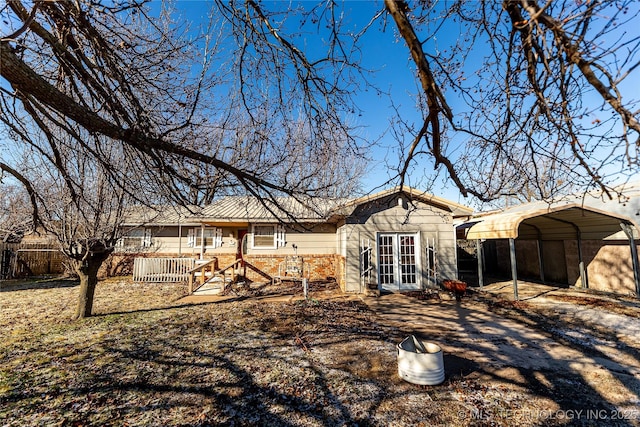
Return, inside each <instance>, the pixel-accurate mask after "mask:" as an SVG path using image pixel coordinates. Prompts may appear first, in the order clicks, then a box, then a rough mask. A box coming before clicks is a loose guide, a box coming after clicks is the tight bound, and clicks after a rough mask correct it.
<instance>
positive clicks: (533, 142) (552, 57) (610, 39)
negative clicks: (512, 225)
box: [385, 0, 640, 200]
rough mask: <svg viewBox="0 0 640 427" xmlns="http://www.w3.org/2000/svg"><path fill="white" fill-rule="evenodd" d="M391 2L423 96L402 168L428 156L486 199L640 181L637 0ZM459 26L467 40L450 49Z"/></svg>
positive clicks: (389, 6)
mask: <svg viewBox="0 0 640 427" xmlns="http://www.w3.org/2000/svg"><path fill="white" fill-rule="evenodd" d="M385 6H386V8H387V10H388V11H389V13H390V14H391V16H392V18H393V20H394V22H395V23H396V25H397V28H398V30H399V32H400V34H401V36H402V38H403V39H404V40H405V41H406V43H407V45H408V46H409V50H410V52H411V56H412V59H413V62H414V64H415V66H416V70H417V74H418V78H419V81H420V87H421V93H420V96H421V99H422V100H423V101H422V105H423V111H424V120H423V123H422V125H421V126H420V125H418V126H415V127H416V128H417V129H419V131H417V132H413V133H412V134H413V136H414V140H413V143H412V145H411V147H410V149H409V150H407V155H406V159H405V160H406V161H405V168H406V167H407V165H408V164H409V163H410V162H411V161H415V160H416V158H419V157H420V155H424V154H426V155H428V156H429V157H431V158H433V160H434V162H435V166H436V167H437V166H438V165H439V164H442V165H444V167H445V168H446V169H447V170H448V172H449V175H450V176H451V178H452V179H453V181H454V182H455V183H456V185H457V186H458V187H459V188H460V190H461V191H462V193H463V194H467V193H469V194H473V195H475V196H477V197H478V198H480V199H484V200H486V199H491V198H494V197H497V196H500V195H503V194H512V195H518V194H524V195H534V196H535V197H536V198H544V197H550V196H552V195H553V194H556V193H557V192H558V191H562V189H564V187H565V186H566V185H567V184H568V183H569V184H574V185H576V186H582V187H583V188H584V187H585V186H588V185H596V186H597V187H598V188H600V189H602V190H604V191H605V192H608V191H609V190H610V189H611V182H612V181H613V180H614V179H615V178H620V177H623V178H624V177H625V176H626V177H633V176H634V175H635V174H637V171H638V154H639V149H640V141H639V136H640V124H639V123H638V110H637V103H638V99H637V97H636V98H634V97H633V91H634V84H633V83H632V82H633V81H634V80H633V79H634V77H635V79H636V80H637V73H638V71H639V70H638V69H637V68H638V64H639V58H638V53H639V47H640V33H639V32H638V29H637V25H636V24H634V22H637V19H638V14H639V11H638V8H637V5H635V3H634V2H632V1H615V2H609V1H586V2H583V1H559V2H557V1H546V2H538V1H536V0H505V1H503V2H502V3H499V2H469V1H464V0H460V1H454V2H450V3H447V4H446V5H440V4H436V3H432V2H419V3H417V4H416V5H415V8H414V9H411V8H410V5H409V4H408V3H406V2H403V1H393V0H385ZM452 27H453V28H457V29H458V30H459V31H460V37H457V38H455V40H454V41H453V42H451V43H448V42H447V37H446V32H447V31H451V28H452ZM441 40H443V41H441ZM454 98H455V99H456V100H458V101H460V100H461V101H462V102H457V104H456V109H457V110H456V109H454V108H452V107H450V100H451V99H454ZM456 150H457V151H461V152H462V155H456V154H453V152H454V151H456ZM400 175H401V176H403V171H401V173H400Z"/></svg>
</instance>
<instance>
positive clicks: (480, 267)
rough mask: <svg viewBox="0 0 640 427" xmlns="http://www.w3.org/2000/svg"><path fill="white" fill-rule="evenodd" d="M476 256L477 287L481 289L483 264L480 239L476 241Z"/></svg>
mask: <svg viewBox="0 0 640 427" xmlns="http://www.w3.org/2000/svg"><path fill="white" fill-rule="evenodd" d="M476 256H477V257H478V286H479V287H480V289H482V285H484V276H483V270H484V262H483V254H482V240H480V239H476Z"/></svg>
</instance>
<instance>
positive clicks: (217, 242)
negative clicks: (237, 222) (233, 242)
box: [213, 228, 222, 248]
mask: <svg viewBox="0 0 640 427" xmlns="http://www.w3.org/2000/svg"><path fill="white" fill-rule="evenodd" d="M221 246H222V228H215V229H214V230H213V247H214V248H219V247H221Z"/></svg>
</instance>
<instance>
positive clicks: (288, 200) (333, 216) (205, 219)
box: [125, 186, 473, 226]
mask: <svg viewBox="0 0 640 427" xmlns="http://www.w3.org/2000/svg"><path fill="white" fill-rule="evenodd" d="M398 193H405V194H406V195H407V196H409V197H410V198H411V199H415V200H420V201H422V202H424V203H427V204H429V205H433V206H437V207H439V208H441V209H444V210H446V211H449V212H452V213H453V215H454V216H469V215H471V213H472V212H473V209H471V208H469V207H466V206H463V205H460V204H458V203H455V202H452V201H449V200H446V199H443V198H440V197H437V196H434V195H432V194H429V193H425V192H423V191H419V190H416V189H413V188H410V187H406V186H405V187H402V189H401V188H400V187H395V188H392V189H389V190H385V191H381V192H379V193H376V194H373V195H369V196H365V197H360V198H357V199H346V198H323V197H308V198H294V197H277V198H275V200H270V199H262V200H261V199H258V198H256V197H252V196H227V197H223V198H221V199H219V200H217V201H215V202H214V203H212V204H210V205H207V206H204V207H202V208H198V207H195V206H190V207H181V206H169V207H167V206H165V207H142V206H140V207H132V208H131V209H130V211H129V214H128V215H127V221H126V224H125V225H140V224H146V225H164V226H168V225H178V224H181V225H199V224H202V223H212V224H213V223H228V224H238V223H243V224H246V223H249V222H283V221H284V222H293V221H297V222H336V221H338V220H339V219H340V218H344V217H346V216H349V215H350V214H351V213H353V211H354V210H355V209H356V208H357V207H358V206H359V205H361V204H363V203H366V202H369V201H372V200H376V199H380V198H383V197H387V196H392V195H394V194H398Z"/></svg>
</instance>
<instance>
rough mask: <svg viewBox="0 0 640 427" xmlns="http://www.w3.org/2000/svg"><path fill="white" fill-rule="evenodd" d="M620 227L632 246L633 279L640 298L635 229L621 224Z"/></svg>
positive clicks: (639, 268)
mask: <svg viewBox="0 0 640 427" xmlns="http://www.w3.org/2000/svg"><path fill="white" fill-rule="evenodd" d="M620 227H621V228H622V230H623V231H624V234H626V235H627V238H628V239H629V245H630V246H631V263H632V264H633V278H634V279H635V282H636V297H638V298H640V266H639V265H638V247H637V246H636V240H635V239H634V238H633V227H632V226H631V225H629V224H620Z"/></svg>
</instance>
